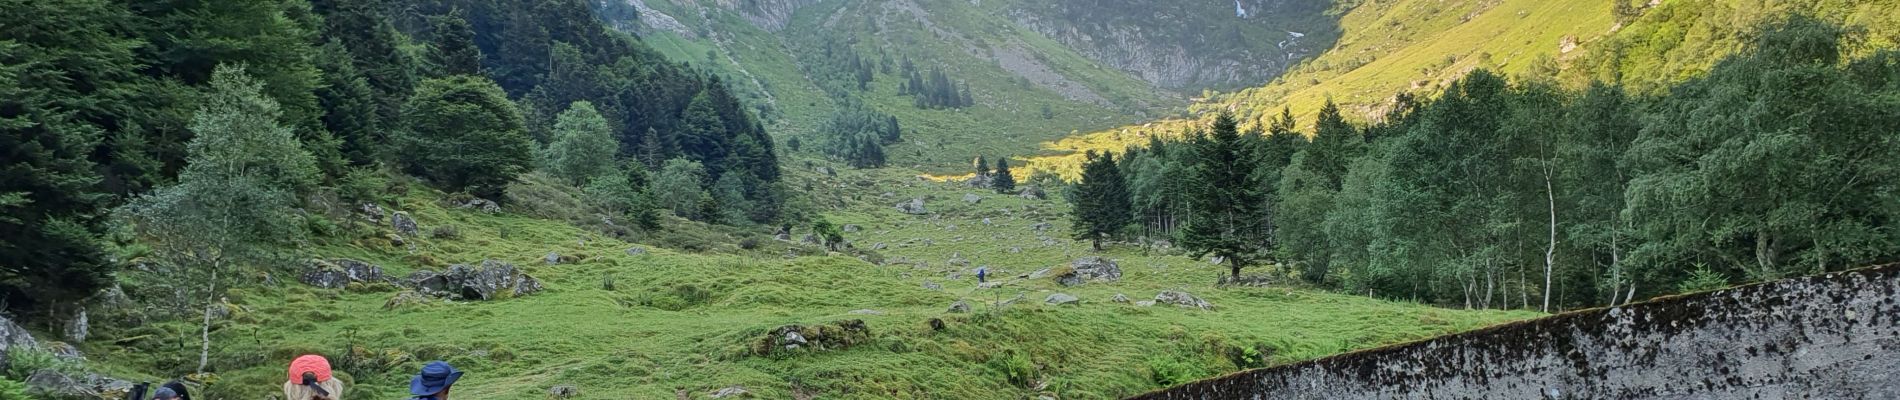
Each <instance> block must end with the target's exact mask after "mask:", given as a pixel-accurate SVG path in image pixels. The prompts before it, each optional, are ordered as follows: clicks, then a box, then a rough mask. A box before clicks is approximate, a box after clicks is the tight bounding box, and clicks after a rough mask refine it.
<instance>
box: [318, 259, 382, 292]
mask: <svg viewBox="0 0 1900 400" xmlns="http://www.w3.org/2000/svg"><path fill="white" fill-rule="evenodd" d="M387 280H388V277H386V276H383V267H378V266H376V265H372V264H370V263H366V262H362V261H357V260H351V259H347V258H339V259H334V260H328V261H325V260H320V259H312V260H309V261H305V262H304V271H303V274H302V275H299V276H298V277H297V281H298V282H303V284H305V285H310V286H315V287H319V288H324V289H342V288H343V287H345V286H349V284H350V283H372V282H384V281H387Z"/></svg>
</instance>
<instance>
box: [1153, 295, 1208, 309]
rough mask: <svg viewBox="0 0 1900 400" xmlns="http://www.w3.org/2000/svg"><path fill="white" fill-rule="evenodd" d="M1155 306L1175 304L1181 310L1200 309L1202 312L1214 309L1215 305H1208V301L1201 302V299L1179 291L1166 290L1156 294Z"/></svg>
mask: <svg viewBox="0 0 1900 400" xmlns="http://www.w3.org/2000/svg"><path fill="white" fill-rule="evenodd" d="M1155 304H1173V305H1175V306H1178V307H1181V308H1199V309H1202V310H1207V309H1212V308H1214V305H1213V304H1208V303H1207V301H1206V300H1201V299H1200V298H1199V297H1194V295H1191V294H1188V293H1187V292H1183V291H1178V290H1166V291H1162V292H1161V293H1159V294H1156V295H1155Z"/></svg>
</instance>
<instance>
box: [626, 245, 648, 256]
mask: <svg viewBox="0 0 1900 400" xmlns="http://www.w3.org/2000/svg"><path fill="white" fill-rule="evenodd" d="M646 253H647V249H645V248H641V247H633V248H628V249H627V255H629V256H637V255H642V254H646Z"/></svg>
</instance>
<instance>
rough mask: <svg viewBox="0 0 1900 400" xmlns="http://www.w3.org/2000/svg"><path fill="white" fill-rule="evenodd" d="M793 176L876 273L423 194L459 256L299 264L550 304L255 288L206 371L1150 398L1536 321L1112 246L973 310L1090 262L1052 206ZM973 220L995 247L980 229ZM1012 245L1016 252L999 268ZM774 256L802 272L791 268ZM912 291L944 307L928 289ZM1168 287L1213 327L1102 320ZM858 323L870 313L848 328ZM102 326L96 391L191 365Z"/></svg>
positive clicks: (433, 248)
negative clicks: (789, 341)
mask: <svg viewBox="0 0 1900 400" xmlns="http://www.w3.org/2000/svg"><path fill="white" fill-rule="evenodd" d="M799 171H801V172H796V173H794V174H793V175H792V176H793V177H792V181H793V182H795V183H799V184H803V183H807V182H808V183H810V184H811V185H812V190H810V191H808V192H809V193H811V194H812V196H813V197H812V198H813V201H814V203H817V204H820V205H821V206H843V208H841V209H837V210H835V211H833V212H830V213H829V214H830V218H831V219H832V220H833V221H834V222H838V223H840V224H847V223H848V224H858V225H862V226H863V227H864V228H865V229H864V230H862V231H860V232H857V233H851V234H848V237H849V238H850V239H851V240H852V241H853V242H855V243H857V244H858V245H859V246H860V247H866V248H868V247H870V246H872V245H873V244H874V243H879V242H885V243H889V244H890V248H889V249H887V250H885V251H883V252H882V253H883V254H882V256H883V257H885V261H886V264H885V265H883V266H879V265H875V264H872V263H867V262H863V261H860V260H858V259H855V258H851V257H849V256H842V255H832V256H820V255H816V252H815V249H814V248H812V247H807V246H798V245H789V244H778V243H771V244H769V245H768V249H766V250H761V251H758V252H752V253H744V252H739V251H737V250H732V251H731V252H728V253H722V254H688V253H681V252H676V251H671V250H665V249H652V250H651V252H650V253H649V254H646V255H639V256H630V255H627V254H626V253H625V252H624V251H625V250H626V249H627V248H629V247H634V246H641V247H647V246H643V245H638V244H630V243H626V242H621V241H619V240H614V239H609V238H604V237H599V235H596V234H592V233H589V232H587V231H584V230H581V229H578V228H575V227H573V226H570V225H568V224H565V223H561V222H554V221H548V220H541V219H534V218H528V217H523V216H518V215H513V214H502V215H484V214H479V213H473V212H469V211H464V210H454V209H445V208H442V207H440V206H437V205H436V203H435V201H433V196H436V195H437V194H435V193H433V192H428V191H421V190H417V191H414V192H413V193H412V194H411V195H409V196H408V197H407V198H406V199H404V200H405V203H407V204H406V205H404V206H401V207H400V208H402V209H406V210H409V211H410V212H412V213H414V214H415V216H416V218H417V219H418V220H419V221H420V223H421V224H422V226H423V229H425V230H428V229H433V227H436V226H442V225H454V226H457V227H458V228H459V230H460V231H461V233H462V237H461V238H459V239H427V238H424V239H413V241H415V242H418V243H419V244H418V246H417V248H416V252H415V253H414V254H409V253H407V252H405V251H403V250H401V249H398V248H394V247H392V246H389V245H388V244H387V243H386V242H385V241H383V240H381V239H379V238H380V237H382V233H385V232H386V231H387V228H358V229H356V230H351V231H348V232H351V233H349V234H346V235H343V236H342V237H332V238H322V239H318V240H316V241H315V242H313V243H312V244H310V245H309V246H306V247H304V248H301V249H297V250H295V253H297V254H299V255H302V256H322V257H351V258H359V259H366V260H370V261H373V262H376V263H378V264H381V265H383V266H385V267H386V268H387V269H388V270H389V271H390V272H391V273H393V274H398V275H401V274H406V273H407V272H409V271H411V270H414V269H418V268H439V266H440V265H442V264H445V263H472V262H476V261H478V260H481V259H485V258H494V259H499V260H503V261H508V262H511V263H514V264H516V265H519V266H521V267H523V268H525V270H526V271H527V272H528V273H530V274H532V275H534V276H536V277H538V278H540V279H542V280H543V281H544V283H545V284H546V285H547V288H548V289H547V291H545V292H543V293H539V294H535V295H532V296H527V297H521V298H512V299H505V300H499V301H492V302H467V303H465V302H456V303H435V304H430V305H425V306H420V307H413V308H404V309H398V310H394V311H387V310H384V309H382V306H383V303H384V301H385V300H386V299H388V298H390V297H391V296H392V295H393V294H394V291H393V290H391V289H387V288H384V289H375V288H367V289H361V288H360V289H361V290H319V289H313V288H308V287H305V286H302V285H300V284H296V283H285V284H281V285H253V286H248V287H245V288H242V289H240V290H238V291H237V292H236V293H234V295H233V296H232V297H231V302H232V303H233V304H235V305H237V306H238V307H237V308H238V311H237V312H235V313H234V314H233V317H232V318H231V319H229V320H225V321H222V322H220V324H219V329H218V330H217V331H215V332H214V337H215V338H216V343H217V347H216V348H215V351H214V354H213V365H214V369H215V370H217V372H218V373H219V374H220V376H221V379H222V381H221V382H222V383H221V384H220V385H219V386H218V387H217V388H216V389H215V391H216V392H218V393H222V394H225V395H226V396H228V398H256V397H261V396H262V395H263V394H267V393H271V392H274V391H275V390H276V386H277V384H278V382H281V381H280V380H281V379H282V375H281V374H282V372H281V371H282V368H283V363H285V362H286V361H287V360H289V359H290V358H291V357H293V356H295V355H296V354H300V353H304V352H319V353H322V354H326V355H328V356H329V357H330V358H331V359H332V360H333V362H336V363H337V364H338V365H339V366H343V365H348V366H345V367H342V368H343V369H344V370H345V371H348V372H350V373H354V374H356V375H355V376H352V377H350V378H349V379H351V380H352V381H354V382H355V384H354V385H353V386H352V389H351V394H350V398H357V399H367V398H393V397H396V396H399V395H400V391H401V390H403V388H404V387H405V385H406V374H407V373H409V371H412V370H413V368H415V367H417V366H418V365H419V364H420V362H421V361H425V360H428V359H438V358H440V359H447V360H450V361H452V362H454V363H456V364H457V365H458V366H460V367H463V368H465V369H467V370H468V371H469V373H468V377H467V378H465V380H464V382H463V384H462V385H461V386H459V387H458V389H457V392H456V393H457V395H458V397H460V398H476V399H498V398H535V397H540V396H544V393H545V392H544V391H545V390H546V389H547V388H548V387H551V386H554V385H561V384H572V385H577V386H578V387H580V388H581V390H582V392H583V398H671V397H673V396H675V394H676V393H677V392H679V391H684V392H685V393H687V394H688V395H690V396H692V397H693V398H703V397H704V396H705V395H706V394H707V393H709V392H711V391H713V390H715V389H718V388H722V387H726V386H728V385H735V384H737V385H744V386H745V387H746V388H748V389H749V390H751V391H752V392H754V393H755V394H757V395H758V396H759V397H760V398H791V397H794V395H797V394H818V395H820V396H821V397H822V398H971V399H975V398H1012V397H1022V396H1033V395H1034V394H1036V393H1049V394H1054V395H1057V396H1059V397H1060V398H1107V397H1116V396H1124V395H1130V394H1135V393H1139V392H1142V391H1145V390H1149V389H1153V388H1155V387H1157V385H1156V383H1155V382H1154V380H1153V378H1151V375H1150V374H1151V373H1152V372H1151V366H1152V365H1155V363H1157V362H1167V363H1177V364H1181V365H1188V366H1191V372H1189V373H1187V375H1186V376H1187V377H1206V376H1212V375H1213V374H1217V373H1222V372H1229V371H1232V370H1234V369H1235V367H1234V366H1233V364H1232V363H1231V362H1229V361H1227V359H1226V358H1224V356H1221V355H1219V353H1221V352H1224V351H1228V350H1223V349H1232V348H1235V346H1242V345H1251V346H1257V347H1259V348H1265V349H1271V350H1270V351H1269V354H1270V355H1271V360H1272V361H1273V362H1290V361H1296V360H1302V359H1310V358H1314V357H1319V356H1324V355H1328V354H1334V353H1338V352H1342V351H1346V350H1351V349H1358V348H1366V347H1371V346H1378V345H1382V344H1389V343H1393V342H1399V341H1406V340H1415V339H1420V338H1424V337H1429V336H1433V335H1437V334H1443V333H1448V332H1455V331H1462V330H1468V329H1473V328H1477V327H1481V326H1486V325H1489V324H1494V323H1499V322H1503V321H1509V320H1514V319H1522V318H1528V317H1532V316H1534V314H1531V313H1522V312H1488V311H1487V312H1480V311H1454V310H1444V309H1437V308H1432V307H1425V306H1419V305H1412V304H1403V303H1393V302H1385V301H1378V300H1373V299H1368V298H1363V297H1356V296H1349V295H1341V294H1332V293H1323V292H1316V291H1309V290H1303V289H1296V288H1231V289H1215V288H1212V287H1210V285H1209V282H1211V280H1212V277H1213V276H1214V275H1215V274H1218V273H1220V268H1219V267H1217V266H1213V265H1209V264H1206V263H1204V262H1198V261H1195V260H1191V259H1188V258H1185V257H1179V256H1164V255H1152V256H1150V255H1143V254H1142V253H1141V252H1140V251H1139V250H1138V249H1133V248H1126V247H1117V248H1114V249H1112V250H1110V251H1109V252H1108V253H1107V254H1106V256H1109V257H1112V258H1115V259H1119V260H1120V264H1121V266H1122V268H1123V269H1124V271H1125V274H1126V275H1125V278H1124V279H1123V280H1122V281H1120V282H1116V283H1092V284H1088V285H1085V286H1082V287H1076V288H1059V287H1057V286H1055V285H1054V283H1053V282H1051V281H1050V280H1048V279H1046V278H1045V279H1024V280H1017V281H1016V282H1014V283H1012V284H1010V285H1008V286H1005V287H1003V288H999V289H984V290H978V289H975V287H974V282H973V281H972V280H973V279H972V278H971V277H970V275H971V274H969V273H962V274H961V275H963V276H962V277H961V278H960V279H952V278H951V277H950V275H953V274H957V273H958V272H959V271H962V270H965V269H966V267H953V266H950V265H948V263H947V260H948V259H949V258H950V256H951V255H953V254H955V255H959V256H961V257H964V258H967V259H969V260H971V261H972V262H973V263H974V264H972V266H974V265H988V266H990V267H991V268H992V269H993V270H994V271H997V275H999V276H1015V275H1017V274H1022V273H1027V272H1029V271H1033V270H1036V269H1040V268H1045V267H1053V266H1058V265H1062V264H1064V263H1066V262H1067V261H1068V260H1070V259H1072V258H1073V257H1077V256H1082V255H1085V254H1088V251H1086V245H1083V244H1077V243H1071V242H1069V241H1067V240H1062V239H1061V238H1063V237H1065V235H1066V231H1065V230H1064V228H1063V227H1064V226H1066V223H1064V222H1063V221H1060V220H1057V219H1056V218H1058V217H1057V216H1058V215H1060V214H1061V212H1062V209H1063V208H1064V207H1065V206H1063V205H1062V204H1060V203H1058V202H1056V201H1031V200H1023V199H1019V198H1015V197H1006V196H999V195H994V194H981V196H982V197H984V198H985V200H984V201H983V202H982V203H981V204H976V205H971V204H966V203H963V202H961V201H958V200H953V199H959V198H960V197H961V196H962V194H964V193H966V191H965V190H959V189H958V188H956V187H954V186H946V184H941V183H928V182H920V181H918V180H916V179H914V178H911V177H910V176H909V175H910V174H909V173H906V172H902V171H899V170H876V171H843V172H842V173H841V176H840V177H839V178H829V177H823V176H819V175H816V174H813V173H809V172H802V171H808V169H799ZM861 183H864V184H869V185H870V187H860V186H858V185H859V184H861ZM886 190H888V191H891V192H893V197H892V198H900V197H903V198H907V197H911V196H931V197H934V198H936V199H937V200H932V201H931V202H930V203H929V205H928V206H929V207H930V208H932V209H933V211H934V212H936V214H934V215H933V216H910V215H902V214H898V213H897V212H896V211H895V210H894V209H892V208H891V207H890V206H889V205H888V204H887V203H895V202H896V201H895V200H890V199H884V198H878V197H877V196H861V195H855V193H865V192H879V193H881V192H882V191H886ZM985 217H987V218H990V219H991V220H992V222H994V223H995V225H994V226H988V225H985V224H983V223H982V222H981V220H982V218H985ZM1038 221H1050V222H1054V225H1056V228H1054V229H1053V230H1051V231H1050V232H1048V235H1049V236H1050V237H1052V238H1055V240H1054V241H1053V242H1052V243H1053V244H1049V245H1045V244H1043V242H1041V241H1039V240H1037V239H1036V235H1035V234H1033V233H1032V231H1031V229H1030V228H1029V226H1030V225H1031V224H1033V223H1034V222H1038ZM950 225H954V226H955V228H948V226H950ZM679 229H688V230H697V229H696V228H693V227H691V226H687V225H681V226H680V227H679ZM503 231H506V232H507V237H506V238H502V237H501V236H500V235H501V233H502V232H503ZM799 233H802V232H799ZM712 236H717V235H712ZM583 238H585V240H584V241H583V240H582V239H583ZM925 239H928V241H929V242H930V243H932V244H928V245H926V244H924V243H925ZM724 240H725V241H727V242H728V243H730V242H737V240H736V238H728V239H724ZM768 242H769V240H768ZM1013 246H1020V247H1021V248H1022V252H1021V253H1020V254H1012V253H1008V252H1005V251H1004V249H1007V248H1009V247H1013ZM649 248H650V247H649ZM727 248H728V249H731V248H730V247H727ZM551 251H552V252H559V253H560V254H564V255H576V256H581V257H583V258H584V261H581V262H579V263H575V264H566V265H544V264H543V263H542V262H540V261H539V259H540V258H541V256H542V255H544V254H546V253H548V252H551ZM788 252H790V253H802V254H812V255H809V256H801V257H795V258H787V257H785V256H783V255H784V254H786V253H788ZM281 274H282V273H281V272H280V278H279V279H280V280H283V279H284V278H283V277H282V276H281ZM604 275H612V276H614V277H615V281H616V286H617V288H616V289H617V290H612V291H609V290H605V289H603V288H602V285H601V282H602V277H603V276H604ZM925 281H930V282H936V283H939V284H941V285H942V286H943V287H944V289H943V290H942V291H932V290H926V289H925V288H924V287H923V283H924V282H925ZM1169 289H1185V290H1188V291H1190V292H1192V293H1194V294H1196V295H1199V296H1201V297H1204V298H1205V299H1207V300H1208V301H1210V302H1213V303H1214V304H1216V305H1218V306H1219V309H1218V310H1215V311H1198V310H1187V309H1178V308H1174V307H1168V306H1157V307H1152V308H1139V307H1135V306H1132V305H1126V304H1116V303H1111V302H1109V301H1108V300H1109V298H1110V297H1112V296H1113V295H1115V294H1117V293H1123V294H1126V295H1128V296H1129V297H1131V298H1134V299H1135V300H1142V299H1145V298H1152V297H1153V296H1154V295H1155V293H1156V292H1158V291H1160V290H1169ZM1054 291H1062V292H1066V293H1070V294H1074V295H1076V296H1079V297H1081V298H1082V299H1083V301H1084V304H1083V305H1081V306H1079V307H1052V306H1044V305H1042V304H1040V303H1041V300H1042V299H1043V298H1044V297H1046V296H1047V295H1048V294H1049V293H1052V292H1054ZM1017 294H1022V295H1023V296H1025V297H1026V298H1025V300H1024V301H1022V302H1019V303H1017V304H1015V305H1012V306H1008V307H1005V308H1000V309H999V308H995V307H992V306H990V305H989V303H990V302H993V301H995V300H997V299H1007V298H1010V297H1013V296H1016V295H1017ZM958 299H969V300H970V301H971V302H972V303H973V304H974V305H975V308H976V313H973V314H948V313H946V312H945V308H946V307H947V306H948V305H949V304H950V303H951V302H953V301H955V300H958ZM858 309H872V310H878V311H881V312H883V314H882V315H859V314H851V313H850V312H851V311H852V310H858ZM931 318H942V319H943V320H944V321H945V322H946V323H947V329H945V330H944V331H941V332H938V331H932V330H931V329H930V328H929V327H928V325H927V324H926V321H927V320H929V319H931ZM846 319H863V320H864V321H865V323H866V324H867V325H868V326H869V327H870V330H871V332H872V337H871V338H870V339H869V340H867V341H865V342H862V343H861V344H859V345H857V346H855V347H851V348H849V349H845V350H835V351H830V352H820V353H796V354H790V355H776V356H758V355H754V354H752V353H751V352H750V349H751V346H752V345H753V344H754V343H756V342H757V341H758V340H759V339H760V338H762V337H764V336H765V332H766V331H768V330H770V329H772V328H775V327H778V326H781V325H786V324H805V325H814V324H825V323H830V322H834V321H840V320H846ZM99 325H100V326H99V327H98V328H96V330H95V334H96V335H97V338H96V339H94V340H93V341H91V342H89V343H88V344H87V345H85V346H84V350H86V354H88V356H89V357H91V359H92V360H93V361H94V362H95V363H96V364H98V365H102V366H104V368H105V369H107V370H110V371H121V372H123V371H165V370H167V369H168V368H169V369H171V370H188V369H189V367H188V366H189V365H193V364H195V361H196V357H195V356H196V351H195V349H196V347H195V346H196V341H195V338H196V331H195V327H194V326H193V325H192V324H191V323H190V322H189V321H184V322H165V323H157V324H147V325H142V326H136V327H130V326H104V325H106V324H104V323H101V324H99ZM1009 354H1016V355H1020V357H1019V358H1015V359H1016V360H1022V361H1025V362H1027V363H1029V364H1030V365H1033V367H1030V368H1032V369H1033V370H1035V371H1037V372H1036V374H1035V376H1036V379H1035V380H1033V381H1032V382H1030V383H1028V384H1025V385H1013V384H1011V383H1010V382H1009V380H1008V377H1007V375H1005V373H1004V372H1002V371H1003V370H1004V368H1002V367H1001V365H1003V364H1005V363H1004V362H1003V361H1004V360H1011V359H1012V358H1010V357H1009V356H1007V355H1009ZM178 366H185V367H178ZM1025 386H1027V387H1025ZM1038 386H1040V387H1041V389H1034V387H1038Z"/></svg>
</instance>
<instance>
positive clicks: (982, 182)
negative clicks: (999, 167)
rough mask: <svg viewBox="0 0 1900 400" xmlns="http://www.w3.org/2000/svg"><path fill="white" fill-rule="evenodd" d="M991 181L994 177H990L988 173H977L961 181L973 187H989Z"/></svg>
mask: <svg viewBox="0 0 1900 400" xmlns="http://www.w3.org/2000/svg"><path fill="white" fill-rule="evenodd" d="M993 181H994V179H992V178H990V176H989V175H981V174H978V175H975V176H971V177H970V180H966V181H963V183H964V184H966V185H970V187H971V188H974V189H989V188H990V185H991V184H992V183H993Z"/></svg>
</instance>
